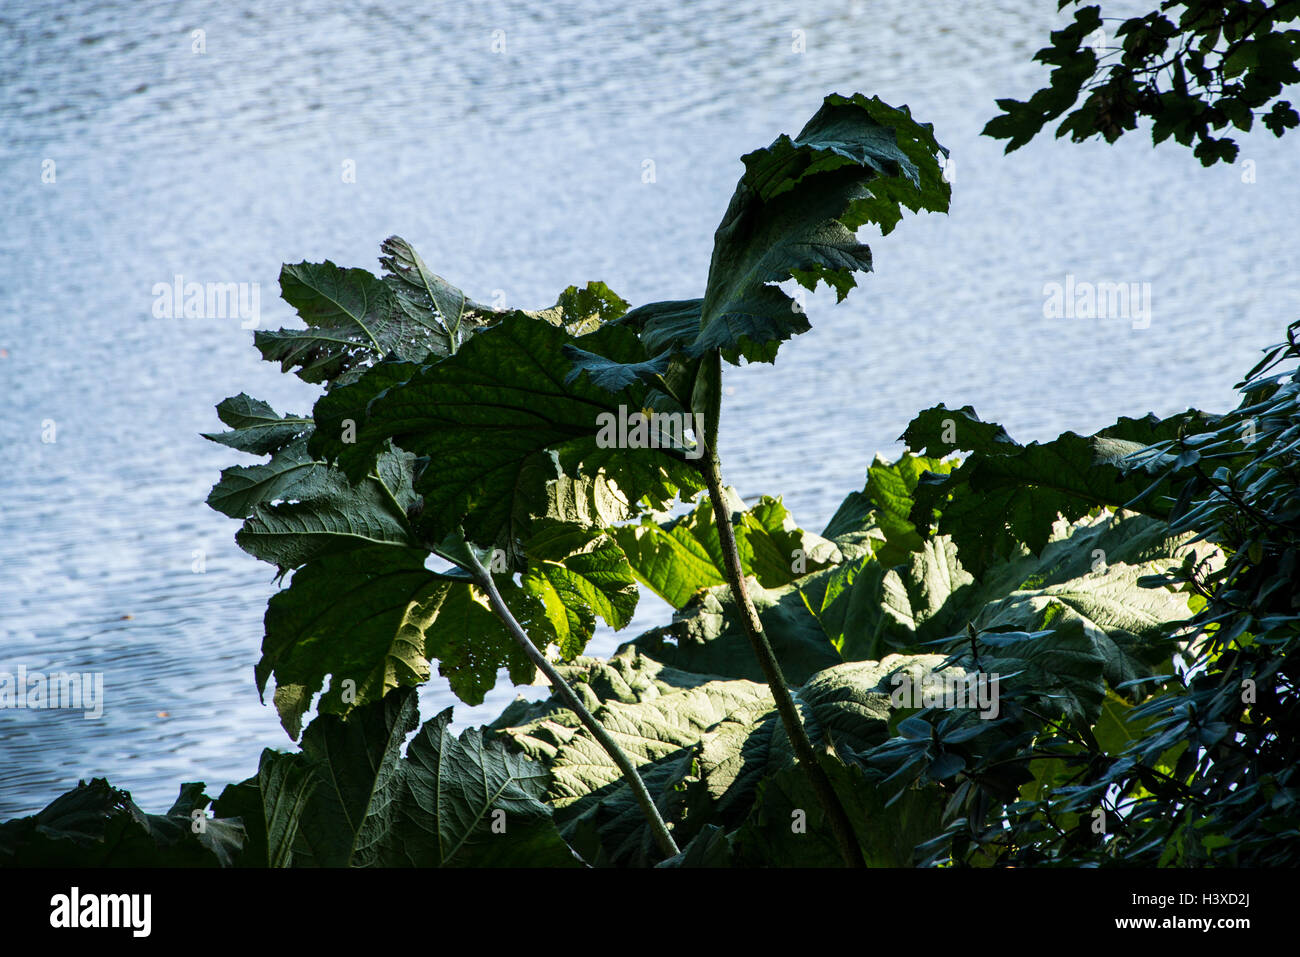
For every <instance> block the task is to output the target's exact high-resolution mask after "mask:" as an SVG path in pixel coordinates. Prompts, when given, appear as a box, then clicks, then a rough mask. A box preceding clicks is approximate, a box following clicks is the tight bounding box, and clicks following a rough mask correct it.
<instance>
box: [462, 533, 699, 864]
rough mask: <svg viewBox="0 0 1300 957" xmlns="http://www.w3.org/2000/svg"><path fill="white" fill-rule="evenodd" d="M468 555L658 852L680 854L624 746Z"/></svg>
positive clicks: (494, 606)
mask: <svg viewBox="0 0 1300 957" xmlns="http://www.w3.org/2000/svg"><path fill="white" fill-rule="evenodd" d="M469 557H470V559H471V561H472V562H473V564H474V567H473V568H472V569H470V571H471V572H472V573H473V575H474V579H475V581H476V582H477V583H478V585H479V586H480V587H481V588H482V589H483V590H484V591H485V592H487V596H488V601H489V603H491V605H492V610H493V611H494V612H496V615H497V617H498V618H500V619H501V621H502V622H503V623H504V624H505V626H506V630H507V631H509V632H510V635H511V637H512V638H514V640H515V642H516V643H517V644H518V645H519V647H520V648H522V649H523V650H524V654H526V655H527V656H528V660H529V661H531V662H532V663H533V664H535V665H536V666H537V667H538V669H539V670H540V671H541V672H542V674H544V675H546V678H547V680H548V681H550V683H551V687H552V688H554V689H555V690H556V691H557V692H558V693H559V695H560V697H561V698H563V699H564V703H565V704H566V705H567V706H568V707H569V708H570V709H571V710H572V711H573V713H574V714H576V715H577V716H578V720H579V721H581V722H582V723H583V724H584V725H585V726H586V728H587V730H588V731H590V732H591V735H592V737H594V738H595V739H596V741H597V742H598V743H599V744H600V746H601V747H602V748H604V749H605V753H606V754H608V755H609V756H610V758H611V759H612V760H613V761H614V763H615V764H617V765H618V769H619V770H620V771H621V772H623V779H624V780H625V781H627V785H628V787H630V788H631V789H632V793H633V794H634V795H636V803H637V804H639V805H641V810H642V811H643V812H644V813H645V816H646V819H647V820H648V821H649V822H650V830H651V832H652V833H653V834H654V837H655V844H657V845H658V846H659V850H660V852H661V853H662V854H663V855H664V857H666V858H667V857H672V856H673V855H675V854H677V853H679V849H678V847H677V842H676V841H674V840H673V836H672V834H671V833H669V831H668V825H667V824H665V823H664V819H663V818H662V817H661V816H660V814H659V809H658V808H657V807H655V802H654V799H653V798H651V797H650V792H649V791H648V790H646V786H645V782H644V781H642V780H641V775H640V774H639V773H638V772H637V769H636V766H635V765H634V764H632V761H631V759H630V758H629V757H628V756H627V754H626V753H625V752H624V751H623V749H622V748H620V747H619V746H618V742H616V741H615V740H614V739H613V738H611V737H610V736H609V732H608V731H606V730H605V729H604V728H603V727H602V726H601V724H600V722H599V721H597V720H596V717H595V715H593V714H592V713H591V712H590V711H588V710H587V708H586V706H585V705H583V703H582V699H580V698H579V697H578V695H577V694H576V693H575V692H574V690H573V689H572V688H571V687H569V683H568V682H567V681H565V680H564V678H563V676H562V675H561V674H560V673H559V672H558V671H556V670H555V666H554V665H553V664H551V663H550V662H549V661H547V660H546V656H545V655H543V654H542V653H541V651H539V650H538V648H537V646H536V645H534V644H533V643H532V641H530V640H529V638H528V635H527V634H525V633H524V629H523V627H522V626H521V625H520V624H519V622H518V620H517V619H516V618H515V616H514V614H513V613H512V612H511V611H510V609H509V608H508V607H507V606H506V603H505V599H503V598H502V597H501V592H500V591H498V590H497V586H496V582H494V581H493V580H492V575H491V574H490V573H489V572H488V570H487V569H486V568H484V567H483V563H482V562H480V561H479V560H478V556H477V555H475V554H474V553H473V551H472V550H470V552H469Z"/></svg>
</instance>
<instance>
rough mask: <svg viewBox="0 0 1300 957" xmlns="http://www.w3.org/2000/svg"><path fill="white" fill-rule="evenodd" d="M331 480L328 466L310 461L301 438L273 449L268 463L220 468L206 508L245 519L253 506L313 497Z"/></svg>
mask: <svg viewBox="0 0 1300 957" xmlns="http://www.w3.org/2000/svg"><path fill="white" fill-rule="evenodd" d="M231 434H237V433H231ZM330 481H331V477H330V468H329V466H328V465H326V464H325V463H324V462H322V461H320V460H319V459H315V458H313V457H312V456H311V455H310V454H309V453H308V451H307V439H306V438H305V437H300V438H296V439H293V440H292V441H290V442H289V443H288V444H287V445H286V446H284V447H283V448H280V449H277V450H275V452H274V453H273V454H272V455H271V460H270V461H269V462H266V463H263V464H260V465H234V466H231V467H230V468H227V469H222V470H221V480H220V481H219V482H217V484H216V485H214V486H213V487H212V491H211V492H209V493H208V505H209V506H210V507H212V508H214V509H216V510H217V511H218V512H221V513H222V514H225V515H229V516H230V517H231V518H247V517H248V516H249V515H251V514H252V513H253V509H254V506H257V505H259V504H261V503H263V502H275V501H280V500H283V499H287V498H291V497H294V496H296V495H298V494H299V493H300V492H301V493H302V494H304V495H305V496H307V497H312V496H313V495H318V494H320V489H321V488H322V487H326V486H329V485H330Z"/></svg>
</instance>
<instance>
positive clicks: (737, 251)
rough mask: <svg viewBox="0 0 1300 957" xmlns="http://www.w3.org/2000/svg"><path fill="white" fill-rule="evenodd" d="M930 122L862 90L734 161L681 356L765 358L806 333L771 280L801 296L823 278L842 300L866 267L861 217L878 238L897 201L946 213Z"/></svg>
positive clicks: (833, 99)
mask: <svg viewBox="0 0 1300 957" xmlns="http://www.w3.org/2000/svg"><path fill="white" fill-rule="evenodd" d="M940 152H946V151H945V150H943V148H942V147H941V146H939V144H938V143H937V142H935V139H934V134H933V130H932V128H931V127H930V126H929V125H921V124H918V123H916V122H915V121H914V120H913V119H912V117H911V114H910V112H909V111H908V110H907V108H906V107H903V108H902V109H894V108H892V107H890V106H888V105H886V104H885V103H883V102H881V101H880V99H879V98H878V97H872V98H870V99H868V98H867V97H865V96H862V95H861V94H856V95H854V96H852V97H844V96H840V95H838V94H832V95H830V96H828V97H826V99H825V101H824V102H823V104H822V107H821V109H820V110H818V111H817V113H816V115H814V116H813V118H812V119H811V120H809V121H808V124H807V125H806V126H805V127H804V129H803V130H802V131H801V132H800V133H799V135H798V136H797V137H795V138H794V139H791V138H790V137H789V136H786V135H784V134H782V135H781V136H780V137H778V138H777V139H776V140H775V141H774V142H773V143H772V145H771V146H768V147H766V148H765V149H760V150H755V151H754V152H752V153H749V154H748V155H746V156H745V157H744V158H743V160H744V164H745V174H744V175H743V176H742V177H741V179H740V182H739V183H738V184H737V186H736V191H735V194H734V195H733V196H732V199H731V204H730V205H729V207H728V209H727V212H726V215H725V216H723V219H722V223H721V225H719V226H718V230H717V232H716V234H715V236H714V247H713V260H712V262H711V263H710V265H709V278H708V284H707V287H706V290H705V294H704V302H703V305H702V308H701V317H700V331H699V334H698V336H697V337H696V339H695V341H694V343H693V344H692V345H691V350H692V351H693V352H694V353H695V354H697V355H698V354H701V353H703V352H705V351H708V350H719V351H721V353H722V354H723V356H724V357H725V358H727V359H728V360H730V361H732V362H737V361H739V357H740V356H744V357H745V358H746V359H748V360H749V361H751V362H754V361H766V362H770V361H772V360H773V359H774V358H775V357H776V351H777V348H778V347H779V345H780V343H781V342H782V341H784V340H786V339H788V338H790V337H791V336H792V335H795V334H797V333H800V332H804V331H806V330H807V329H808V328H809V326H808V320H807V318H806V317H805V315H804V313H803V310H802V308H801V307H800V306H799V304H798V303H797V302H796V301H795V300H794V299H792V298H791V297H790V296H788V295H787V294H786V293H784V292H782V291H781V290H780V289H779V288H777V286H776V284H777V283H781V282H784V281H786V280H788V279H795V280H797V281H798V282H799V283H800V284H802V285H804V286H806V287H807V288H809V289H812V288H814V287H815V286H816V285H817V282H818V280H822V281H825V282H826V284H827V285H829V286H832V287H833V288H834V289H835V292H836V295H837V296H838V298H839V299H843V298H844V297H845V296H846V295H847V294H848V292H849V290H850V289H851V288H853V286H854V285H855V284H856V280H855V278H854V275H853V274H854V273H855V272H857V271H869V270H870V269H871V251H870V249H868V248H867V246H865V245H863V244H862V243H859V242H858V241H857V239H856V237H855V233H856V231H857V229H858V227H860V226H862V225H864V224H865V223H868V222H871V223H875V224H877V225H878V226H879V227H880V229H881V231H882V233H884V234H888V233H889V232H890V230H892V229H893V227H894V225H895V224H896V223H897V222H898V221H899V219H900V218H901V216H902V213H901V209H900V206H906V207H907V208H910V209H912V210H914V211H919V210H921V209H928V210H933V211H936V212H946V211H947V209H948V199H949V196H950V194H951V189H950V187H949V185H948V183H947V182H945V181H944V179H943V176H942V174H941V171H940V169H939V164H938V162H937V159H936V157H937V155H938V154H939V153H940Z"/></svg>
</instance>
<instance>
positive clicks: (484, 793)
mask: <svg viewBox="0 0 1300 957" xmlns="http://www.w3.org/2000/svg"><path fill="white" fill-rule="evenodd" d="M418 717H419V715H418V711H417V708H416V695H415V692H414V691H411V690H407V689H402V690H399V691H396V692H394V693H393V694H391V695H388V696H387V697H386V698H385V699H384V700H383V701H380V702H376V703H374V704H372V705H369V706H368V707H366V708H364V709H361V710H358V711H357V712H356V713H354V714H353V715H352V716H351V717H350V718H349V719H348V720H346V721H345V720H343V719H340V718H338V717H336V716H334V715H324V716H322V717H321V718H318V719H317V720H316V721H314V722H312V724H311V726H310V727H308V729H307V731H306V733H305V734H304V735H303V743H302V755H301V760H303V761H304V762H306V763H307V764H308V765H309V767H310V768H311V772H312V774H313V775H314V776H315V778H316V779H317V780H318V781H319V785H318V786H317V787H316V788H315V790H313V791H312V794H311V797H310V798H309V799H308V801H307V804H306V806H305V808H304V809H303V812H302V815H301V823H300V826H299V829H298V835H297V843H296V844H295V846H294V860H295V863H296V864H299V865H304V866H313V865H314V866H322V867H339V866H344V867H346V866H352V867H365V866H387V867H397V866H406V867H447V866H481V867H501V866H504V867H518V866H521V865H528V866H533V867H545V866H573V865H577V864H578V863H580V862H579V861H578V860H577V858H576V857H574V855H573V853H572V852H571V851H570V850H569V849H568V847H567V846H566V845H565V844H564V842H563V840H561V838H560V836H559V834H558V833H557V832H556V830H555V825H554V824H553V823H552V821H551V811H550V809H549V808H548V807H547V806H546V805H545V804H543V803H542V802H541V801H540V800H539V798H540V796H541V795H542V794H543V793H544V792H545V788H546V781H547V773H546V769H545V768H543V767H541V766H539V765H537V764H535V763H534V762H532V761H530V760H529V759H527V758H526V757H524V756H522V755H518V754H511V753H509V752H507V751H506V750H505V748H504V747H503V746H502V745H501V744H500V743H496V742H492V741H484V740H483V738H482V736H481V734H480V733H479V732H477V731H473V730H471V731H466V732H465V733H463V734H462V735H461V736H460V738H456V737H454V736H452V735H451V733H450V732H449V730H448V726H449V724H450V722H451V710H450V709H448V710H446V711H443V712H442V713H441V714H439V715H437V716H436V717H434V718H431V719H430V720H429V721H428V722H426V723H425V725H424V727H423V728H421V729H420V731H419V733H418V734H416V736H415V737H414V738H413V739H412V740H411V743H410V745H409V746H408V747H407V749H406V755H405V757H402V755H401V749H402V743H403V741H404V740H405V738H406V736H407V735H409V734H410V733H411V732H412V731H414V730H415V727H416V724H417V722H418ZM494 824H495V825H496V829H495V830H494Z"/></svg>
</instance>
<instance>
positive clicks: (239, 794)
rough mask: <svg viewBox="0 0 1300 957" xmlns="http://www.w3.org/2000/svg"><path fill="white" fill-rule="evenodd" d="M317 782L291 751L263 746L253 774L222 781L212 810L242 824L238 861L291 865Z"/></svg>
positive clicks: (280, 865) (247, 865)
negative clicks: (235, 781)
mask: <svg viewBox="0 0 1300 957" xmlns="http://www.w3.org/2000/svg"><path fill="white" fill-rule="evenodd" d="M321 783H322V782H321V781H320V780H319V779H318V778H317V777H316V776H315V775H314V774H312V772H311V768H310V767H309V766H308V765H307V764H306V763H305V762H303V761H301V760H299V759H298V756H297V755H294V754H286V753H284V752H283V751H272V750H271V749H270V748H267V749H266V750H265V751H263V752H262V758H261V761H259V762H258V767H257V774H256V775H254V776H253V777H251V778H249V779H248V780H247V781H241V782H240V783H238V784H230V785H227V786H226V788H225V790H224V791H222V792H221V796H220V797H219V798H217V800H216V801H215V802H214V803H213V805H212V809H213V811H214V812H215V813H216V815H217V816H218V817H235V818H239V819H240V820H241V822H242V823H243V826H244V830H245V833H246V835H247V838H246V840H245V842H244V848H243V852H242V854H241V855H240V857H239V859H238V862H237V863H238V864H239V866H241V867H292V866H293V843H294V841H295V839H296V838H297V835H298V824H299V821H300V820H301V819H302V812H303V809H304V808H305V807H306V806H307V801H308V800H309V799H310V797H311V795H312V792H313V791H314V790H315V788H316V787H318V786H319V785H320V784H321Z"/></svg>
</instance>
